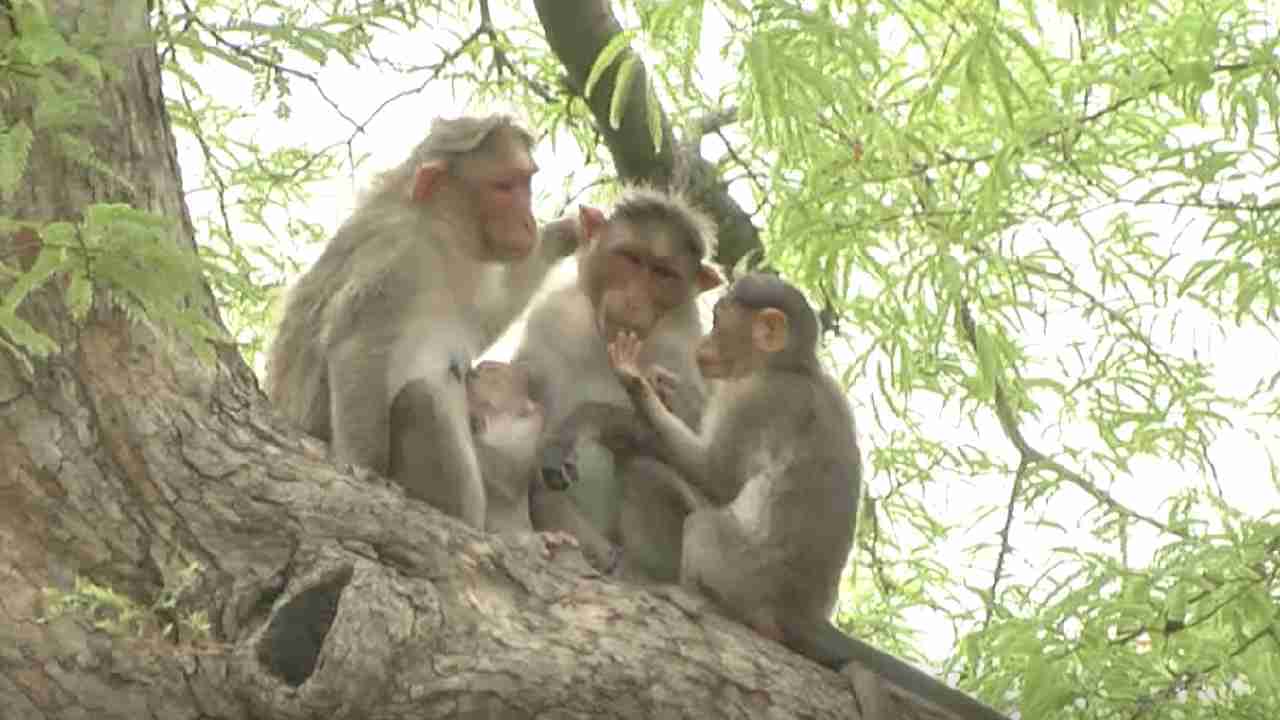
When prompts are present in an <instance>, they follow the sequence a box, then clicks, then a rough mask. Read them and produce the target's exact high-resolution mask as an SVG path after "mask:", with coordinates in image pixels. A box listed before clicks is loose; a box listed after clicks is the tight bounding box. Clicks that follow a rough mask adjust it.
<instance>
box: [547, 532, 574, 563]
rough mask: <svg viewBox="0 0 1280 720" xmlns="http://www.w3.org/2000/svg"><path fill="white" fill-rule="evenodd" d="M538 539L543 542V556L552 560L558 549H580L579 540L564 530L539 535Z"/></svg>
mask: <svg viewBox="0 0 1280 720" xmlns="http://www.w3.org/2000/svg"><path fill="white" fill-rule="evenodd" d="M538 537H539V538H540V539H541V540H542V556H543V557H546V558H550V557H551V556H552V555H554V554H555V551H556V550H557V549H558V548H562V547H568V548H580V547H581V546H580V545H579V544H578V538H577V537H576V536H575V535H574V534H573V533H569V532H564V531H563V530H549V531H546V532H540V533H538Z"/></svg>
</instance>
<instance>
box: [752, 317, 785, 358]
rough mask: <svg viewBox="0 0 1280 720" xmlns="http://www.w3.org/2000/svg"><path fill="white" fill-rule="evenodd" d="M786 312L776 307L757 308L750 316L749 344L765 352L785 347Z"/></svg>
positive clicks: (780, 349)
mask: <svg viewBox="0 0 1280 720" xmlns="http://www.w3.org/2000/svg"><path fill="white" fill-rule="evenodd" d="M788 330H789V327H788V324H787V314H786V313H784V312H782V311H781V310H779V309H777V308H765V309H763V310H757V311H756V313H755V315H753V316H752V318H751V344H752V345H755V346H756V349H757V350H762V351H764V352H767V353H776V352H781V351H782V350H784V349H786V347H787V334H788Z"/></svg>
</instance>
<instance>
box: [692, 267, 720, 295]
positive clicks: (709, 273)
mask: <svg viewBox="0 0 1280 720" xmlns="http://www.w3.org/2000/svg"><path fill="white" fill-rule="evenodd" d="M696 282H697V284H698V293H699V294H701V293H704V292H706V291H708V290H711V289H712V288H718V287H720V286H721V285H723V284H724V276H723V275H721V274H720V271H719V270H717V269H716V266H715V265H712V264H711V263H705V262H704V263H702V264H700V265H698V277H697V278H696Z"/></svg>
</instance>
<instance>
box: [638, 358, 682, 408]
mask: <svg viewBox="0 0 1280 720" xmlns="http://www.w3.org/2000/svg"><path fill="white" fill-rule="evenodd" d="M646 379H647V380H648V381H649V384H650V385H651V386H652V387H653V391H654V393H655V394H657V396H658V400H659V401H661V402H662V404H663V406H664V407H666V408H667V410H670V411H671V412H675V399H676V388H677V387H678V385H679V383H680V380H679V378H677V377H676V374H675V373H673V372H671V371H670V370H668V369H666V368H664V367H662V366H661V365H653V366H650V368H649V372H648V374H647V375H646Z"/></svg>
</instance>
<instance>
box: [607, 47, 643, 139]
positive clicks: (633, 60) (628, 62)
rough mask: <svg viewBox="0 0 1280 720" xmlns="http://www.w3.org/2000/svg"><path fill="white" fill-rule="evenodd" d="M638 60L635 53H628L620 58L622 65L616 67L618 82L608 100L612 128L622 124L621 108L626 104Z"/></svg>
mask: <svg viewBox="0 0 1280 720" xmlns="http://www.w3.org/2000/svg"><path fill="white" fill-rule="evenodd" d="M639 62H640V59H639V58H637V57H636V56H635V55H628V56H626V57H625V58H623V59H622V66H621V67H619V68H618V82H617V84H616V85H614V87H613V98H612V99H611V100H610V101H609V127H611V128H613V129H614V130H617V129H618V128H619V127H621V126H622V110H623V107H624V106H625V105H626V102H627V93H628V92H629V91H630V90H631V83H632V82H633V81H634V80H635V72H636V67H637V65H638V63H639Z"/></svg>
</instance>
